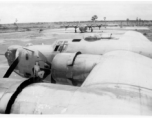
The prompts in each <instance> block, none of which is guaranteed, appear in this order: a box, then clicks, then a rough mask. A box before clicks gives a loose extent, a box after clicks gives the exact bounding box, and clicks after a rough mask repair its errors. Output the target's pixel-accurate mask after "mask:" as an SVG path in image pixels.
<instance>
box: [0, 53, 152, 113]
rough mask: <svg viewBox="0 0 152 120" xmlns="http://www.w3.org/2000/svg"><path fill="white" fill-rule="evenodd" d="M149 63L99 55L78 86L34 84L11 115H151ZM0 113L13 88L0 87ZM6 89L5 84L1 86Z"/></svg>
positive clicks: (128, 55)
mask: <svg viewBox="0 0 152 120" xmlns="http://www.w3.org/2000/svg"><path fill="white" fill-rule="evenodd" d="M151 78H152V61H151V59H150V58H148V57H145V56H142V55H140V54H137V53H133V52H129V51H113V52H109V53H106V54H104V55H103V57H102V58H101V60H100V62H99V63H98V64H97V65H96V66H95V67H94V68H93V70H92V71H91V73H90V74H89V76H88V77H87V78H86V80H85V82H84V83H83V85H82V86H81V87H74V86H67V85H58V84H48V83H37V84H33V85H30V86H28V87H26V88H25V89H24V90H23V91H22V92H21V93H20V94H19V95H18V97H17V98H16V100H15V103H14V104H13V106H12V108H10V109H11V113H13V114H19V113H20V114H100V115H112V114H115V115H152V80H151ZM0 81H1V82H0V92H1V96H0V113H4V112H5V109H6V106H7V102H8V100H9V98H10V96H11V95H12V94H13V92H14V91H15V89H16V87H17V85H18V84H19V83H18V82H16V84H17V85H16V86H15V82H13V81H11V82H12V84H13V86H12V87H10V85H8V86H9V87H5V88H4V87H2V84H4V82H7V81H6V80H5V79H1V80H0ZM5 86H7V84H5Z"/></svg>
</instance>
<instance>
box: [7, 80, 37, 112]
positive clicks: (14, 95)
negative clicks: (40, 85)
mask: <svg viewBox="0 0 152 120" xmlns="http://www.w3.org/2000/svg"><path fill="white" fill-rule="evenodd" d="M37 82H40V81H39V80H36V79H35V78H33V77H31V78H29V79H27V80H25V81H23V82H22V83H21V84H20V85H19V86H18V88H17V89H16V91H15V92H14V93H13V95H12V96H11V98H10V99H9V101H8V103H7V106H6V110H5V114H10V113H11V108H12V105H13V104H14V102H15V100H16V98H17V96H18V95H19V94H20V93H21V92H22V90H23V89H24V88H25V87H27V86H29V85H30V84H33V83H37Z"/></svg>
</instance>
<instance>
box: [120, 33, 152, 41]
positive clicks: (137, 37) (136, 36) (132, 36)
mask: <svg viewBox="0 0 152 120" xmlns="http://www.w3.org/2000/svg"><path fill="white" fill-rule="evenodd" d="M120 40H123V41H129V42H143V41H146V42H151V41H150V40H148V39H147V38H146V37H145V36H144V35H143V34H141V33H139V32H136V31H127V32H126V33H125V34H124V35H123V36H122V37H121V38H120Z"/></svg>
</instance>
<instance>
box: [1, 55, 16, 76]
mask: <svg viewBox="0 0 152 120" xmlns="http://www.w3.org/2000/svg"><path fill="white" fill-rule="evenodd" d="M18 63H19V59H18V57H17V58H16V59H15V60H14V62H13V63H12V64H11V66H10V67H9V69H8V70H7V72H6V73H5V75H4V76H3V78H8V77H9V76H10V75H11V73H12V72H13V70H14V69H15V68H16V66H17V65H18Z"/></svg>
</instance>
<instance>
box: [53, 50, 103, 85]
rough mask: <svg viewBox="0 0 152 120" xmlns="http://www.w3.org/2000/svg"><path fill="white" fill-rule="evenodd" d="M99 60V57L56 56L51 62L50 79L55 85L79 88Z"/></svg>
mask: <svg viewBox="0 0 152 120" xmlns="http://www.w3.org/2000/svg"><path fill="white" fill-rule="evenodd" d="M100 58H101V55H88V54H79V55H77V56H76V54H74V53H61V54H57V55H56V56H55V57H54V59H53V61H52V70H51V73H52V78H53V79H54V80H55V81H56V82H57V83H61V84H70V85H74V86H80V85H81V84H82V83H83V82H84V80H85V79H86V77H87V76H88V74H89V73H90V72H91V70H92V69H93V68H94V66H95V65H96V64H97V63H98V62H99V61H100Z"/></svg>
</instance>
